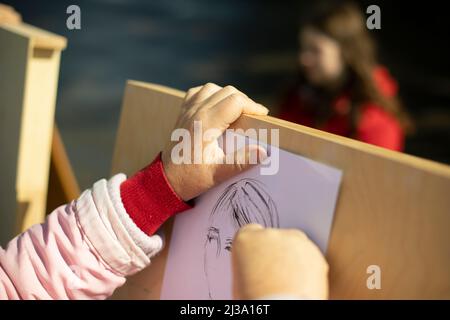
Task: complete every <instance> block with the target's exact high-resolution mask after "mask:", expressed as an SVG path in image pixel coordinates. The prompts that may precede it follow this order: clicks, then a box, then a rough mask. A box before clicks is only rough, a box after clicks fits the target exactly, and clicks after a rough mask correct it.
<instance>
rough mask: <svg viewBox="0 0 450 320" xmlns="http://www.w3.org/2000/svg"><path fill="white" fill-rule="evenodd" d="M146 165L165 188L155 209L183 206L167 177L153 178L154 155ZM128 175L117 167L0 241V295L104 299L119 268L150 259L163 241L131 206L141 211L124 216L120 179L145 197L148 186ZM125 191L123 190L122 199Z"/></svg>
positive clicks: (134, 267) (119, 277)
mask: <svg viewBox="0 0 450 320" xmlns="http://www.w3.org/2000/svg"><path fill="white" fill-rule="evenodd" d="M147 170H150V171H152V172H153V178H155V179H160V183H158V187H159V188H160V189H161V188H162V190H165V192H162V191H160V192H159V196H161V194H162V195H163V197H162V198H159V201H160V202H164V203H166V202H167V203H171V204H172V205H171V206H169V205H164V203H163V204H161V206H160V207H158V208H159V210H165V209H167V208H169V209H170V210H172V209H173V208H174V207H175V209H176V210H177V212H179V211H181V210H182V209H183V210H185V209H188V208H189V206H188V205H187V204H184V203H183V202H182V200H180V199H179V198H177V196H176V194H174V192H173V190H171V188H170V185H168V183H167V184H165V185H164V184H162V185H161V183H162V182H164V181H165V180H164V179H163V178H162V177H160V176H158V174H159V175H163V171H162V167H161V166H160V163H159V161H158V159H157V160H155V163H154V164H152V165H150V166H149V168H148V169H147ZM155 170H156V171H155ZM155 174H156V176H155ZM140 175H142V172H141V173H140ZM136 180H137V179H136V176H135V177H132V178H130V179H128V180H126V177H125V175H123V174H118V175H116V176H114V177H113V178H111V180H109V181H106V180H104V179H103V180H100V181H98V182H97V183H95V184H94V186H93V187H92V189H89V190H86V191H84V192H83V194H82V195H81V196H80V198H78V199H77V200H75V201H73V202H71V203H69V204H67V205H64V206H61V207H59V208H57V209H56V210H55V211H53V212H52V213H51V214H50V215H49V216H48V217H47V219H46V221H45V222H44V223H42V224H39V225H35V226H33V227H31V228H30V229H28V230H27V231H26V232H24V233H22V234H21V235H19V236H17V237H16V238H14V239H13V240H11V241H10V242H9V243H8V245H7V246H6V247H5V249H2V248H0V299H104V298H107V297H108V296H110V295H111V294H112V293H113V292H114V290H115V289H116V288H117V287H119V286H121V285H123V284H124V282H125V277H126V276H128V275H131V274H133V273H136V272H137V271H139V270H141V269H143V268H145V267H146V266H147V265H148V264H150V258H152V257H153V256H154V255H155V254H157V253H158V252H159V251H160V250H161V248H162V246H163V241H162V238H161V236H160V235H158V234H154V235H149V234H148V233H146V232H144V231H143V230H142V228H141V227H140V226H139V224H140V223H136V222H137V221H138V220H139V219H140V220H142V219H144V218H143V217H140V216H139V214H141V215H143V214H148V212H146V211H145V212H144V211H143V212H140V213H139V212H136V211H134V212H133V213H132V215H131V217H130V215H129V214H128V213H127V211H126V210H125V207H124V204H123V202H122V197H121V192H120V190H121V185H122V184H123V182H125V181H127V184H126V186H128V187H131V188H134V189H135V191H136V192H138V193H139V194H140V195H141V196H143V193H145V191H146V192H148V194H147V195H146V197H147V198H151V197H152V195H151V189H152V188H151V187H150V188H149V189H147V190H141V189H139V188H138V187H136V186H135V185H134V184H135V182H133V181H136ZM138 180H140V181H142V178H140V179H138ZM132 197H133V196H132V195H131V196H130V194H128V195H127V199H128V201H129V200H130V198H132ZM153 198H154V196H153ZM153 201H155V200H153ZM177 201H178V202H177ZM174 203H175V205H174ZM155 208H156V207H155ZM158 208H156V209H158ZM132 210H136V208H133V209H132ZM170 210H167V211H161V212H158V213H156V214H157V215H158V217H159V219H157V220H158V221H157V222H156V223H155V224H154V225H153V226H152V227H151V229H152V230H156V229H158V228H159V226H160V225H161V224H162V222H164V221H165V219H167V218H168V217H169V216H171V215H173V214H175V213H176V211H170ZM136 219H137V220H136ZM146 231H147V230H146Z"/></svg>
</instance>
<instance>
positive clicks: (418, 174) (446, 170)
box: [112, 81, 450, 299]
mask: <svg viewBox="0 0 450 320" xmlns="http://www.w3.org/2000/svg"><path fill="white" fill-rule="evenodd" d="M183 96H184V93H183V92H181V91H177V90H173V89H169V88H165V87H161V86H157V85H152V84H146V83H141V82H136V81H129V82H128V84H127V86H126V91H125V97H124V101H123V105H122V115H121V118H120V124H119V129H118V133H117V140H116V148H115V152H114V158H113V167H112V172H113V173H117V172H125V173H127V174H132V173H133V172H135V171H136V170H138V169H140V168H142V167H143V166H145V165H146V164H147V163H148V162H149V161H151V160H152V159H153V158H154V157H155V156H156V155H157V153H158V152H159V151H160V150H161V149H162V148H163V146H164V143H165V141H166V140H167V139H168V137H169V136H170V133H171V130H172V127H173V125H174V123H175V121H176V117H177V115H178V113H179V111H180V105H181V102H182V99H183ZM234 127H236V128H242V129H248V128H256V129H259V128H265V129H279V130H280V147H281V148H283V149H285V150H288V151H291V152H293V153H296V154H300V155H302V156H305V157H308V158H310V159H313V160H316V161H319V162H322V163H325V164H328V165H331V166H333V167H336V168H339V169H341V170H343V182H342V185H341V189H340V193H339V198H338V203H337V208H336V212H335V217H334V222H333V227H332V233H331V237H330V243H329V247H328V252H327V259H328V261H329V263H330V269H331V270H330V294H331V298H334V299H381V298H383V299H418V298H423V299H431V298H437V299H449V298H450V232H449V228H450V167H448V166H446V165H443V164H439V163H435V162H432V161H428V160H424V159H420V158H416V157H413V156H409V155H406V154H402V153H398V152H394V151H390V150H386V149H382V148H379V147H375V146H372V145H368V144H365V143H362V142H358V141H355V140H351V139H347V138H343V137H339V136H336V135H332V134H329V133H325V132H322V131H319V130H315V129H311V128H308V127H304V126H301V125H297V124H293V123H290V122H287V121H283V120H279V119H276V118H273V117H269V116H264V117H256V116H242V117H241V118H240V119H239V120H238V121H237V122H236V123H235V125H234ZM280 187H282V186H280ZM299 197H301V195H299ZM171 223H172V222H171V221H169V223H166V225H165V226H164V228H165V230H166V231H167V232H169V233H168V234H167V238H168V239H167V240H170V230H171ZM169 246H170V241H168V242H167V246H166V248H165V249H164V250H163V252H162V253H161V254H160V256H158V257H157V258H155V259H154V260H153V263H152V265H151V266H150V267H148V268H147V269H146V270H143V271H142V272H140V273H138V274H137V275H134V276H132V277H130V279H129V281H128V282H127V283H126V284H125V286H123V287H122V288H119V289H118V290H116V292H115V294H114V296H113V298H132V299H157V298H158V297H159V293H160V289H161V280H162V276H163V272H164V265H165V260H166V257H167V248H168V247H169ZM370 265H378V266H380V267H381V290H369V289H368V288H367V286H366V280H367V278H368V276H369V275H368V274H367V273H366V270H367V267H368V266H370ZM180 290H182V284H180Z"/></svg>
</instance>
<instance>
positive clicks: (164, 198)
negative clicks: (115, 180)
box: [120, 153, 192, 235]
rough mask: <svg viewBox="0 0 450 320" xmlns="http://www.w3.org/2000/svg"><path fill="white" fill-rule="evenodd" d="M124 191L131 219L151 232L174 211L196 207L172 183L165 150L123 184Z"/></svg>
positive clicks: (144, 229) (122, 191) (121, 189)
mask: <svg viewBox="0 0 450 320" xmlns="http://www.w3.org/2000/svg"><path fill="white" fill-rule="evenodd" d="M120 195H121V198H122V202H123V205H124V207H125V210H126V211H127V212H128V214H129V215H130V217H131V219H132V220H133V221H134V223H135V224H136V225H137V226H138V227H139V228H140V229H141V230H142V231H143V232H145V233H146V234H147V235H152V234H153V233H155V231H156V230H158V229H159V227H160V226H161V225H162V224H163V223H164V222H165V221H166V220H167V219H168V218H170V217H171V216H173V215H174V214H176V213H178V212H181V211H185V210H188V209H191V208H192V206H190V205H189V204H187V203H186V202H184V201H183V200H182V199H181V198H180V197H179V196H178V195H177V194H176V193H175V191H174V190H173V189H172V187H171V186H170V184H169V181H168V180H167V177H166V175H165V173H164V167H163V164H162V162H161V153H160V154H159V155H158V156H157V157H156V158H155V160H154V161H153V162H152V163H151V164H150V165H148V166H147V167H145V168H144V169H142V170H141V171H139V172H137V173H136V174H135V175H134V176H132V177H131V178H129V179H127V180H126V181H124V182H123V183H122V184H121V185H120Z"/></svg>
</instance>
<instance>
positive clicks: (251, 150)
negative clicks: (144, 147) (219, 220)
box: [162, 83, 268, 201]
mask: <svg viewBox="0 0 450 320" xmlns="http://www.w3.org/2000/svg"><path fill="white" fill-rule="evenodd" d="M243 113H246V114H254V115H266V114H267V113H268V110H267V108H265V107H264V106H262V105H260V104H258V103H255V102H254V101H253V100H251V99H250V98H248V97H247V96H246V95H245V94H243V93H242V92H240V91H238V90H237V89H236V88H234V87H232V86H227V87H224V88H222V87H220V86H217V85H215V84H212V83H208V84H206V85H204V86H200V87H196V88H192V89H190V90H189V91H188V92H187V94H186V97H185V99H184V102H183V106H182V112H181V115H180V117H179V119H178V121H177V124H176V126H175V128H183V129H186V130H187V132H189V134H190V140H191V146H192V147H191V150H185V152H186V151H191V156H190V157H189V160H190V163H191V164H186V163H181V164H177V161H176V159H173V158H172V149H173V147H174V146H175V145H177V144H178V143H179V142H170V143H169V144H168V146H167V147H166V148H165V149H164V150H163V152H162V162H163V165H164V170H165V173H166V176H167V178H168V180H169V182H170V184H171V185H172V187H173V189H174V190H175V192H176V193H177V194H178V195H179V196H180V197H181V198H182V199H183V200H185V201H187V200H190V199H192V198H195V197H196V196H198V195H200V194H201V193H203V192H205V191H206V190H208V189H209V188H211V187H213V186H214V185H216V184H217V183H220V182H222V181H224V180H226V179H228V178H230V177H231V176H233V175H236V174H238V173H240V172H242V171H243V170H245V169H247V168H249V167H250V166H251V165H250V164H249V159H250V157H251V158H252V159H255V158H257V159H258V161H259V162H260V161H261V160H262V159H264V158H265V157H266V156H267V155H266V152H265V150H264V149H262V148H261V147H258V146H247V147H245V148H243V149H241V150H238V151H236V153H235V154H234V159H236V160H237V159H244V161H234V164H215V163H214V162H215V161H216V160H217V159H219V158H221V157H222V158H223V157H224V156H225V155H224V153H223V151H222V149H220V148H219V145H218V143H217V139H218V138H219V137H220V136H221V135H222V133H223V132H224V131H225V130H226V129H227V128H228V127H229V126H230V124H231V123H233V122H234V121H236V120H237V119H238V118H239V117H240V116H241V114H243ZM194 121H196V122H197V121H198V122H197V124H201V127H202V132H201V134H202V135H203V134H204V133H205V132H206V130H209V129H215V131H211V130H210V131H209V133H212V134H211V135H210V136H209V137H207V138H205V137H203V143H202V145H200V146H199V147H198V148H199V150H200V153H199V154H200V155H201V156H202V157H201V158H200V159H199V158H197V159H195V158H194V143H195V142H196V141H199V140H196V139H195V138H194ZM186 130H185V131H186ZM174 153H175V157H178V153H179V152H175V149H174ZM182 156H183V155H182ZM184 156H185V154H184ZM224 163H225V161H224Z"/></svg>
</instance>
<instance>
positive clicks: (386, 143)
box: [279, 67, 405, 151]
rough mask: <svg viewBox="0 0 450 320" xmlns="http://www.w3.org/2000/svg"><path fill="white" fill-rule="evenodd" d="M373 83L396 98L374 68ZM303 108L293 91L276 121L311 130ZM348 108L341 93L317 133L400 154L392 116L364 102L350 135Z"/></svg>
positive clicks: (384, 73)
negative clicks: (332, 134)
mask: <svg viewBox="0 0 450 320" xmlns="http://www.w3.org/2000/svg"><path fill="white" fill-rule="evenodd" d="M374 80H375V83H376V85H377V87H378V89H379V90H380V92H381V93H382V94H383V95H384V96H386V97H393V96H395V95H396V94H397V83H396V82H395V80H394V79H393V78H392V77H391V76H390V75H389V72H388V70H387V69H386V68H384V67H377V68H376V69H375V70H374ZM305 104H306V103H305V95H304V93H303V92H302V90H294V91H292V92H291V93H290V94H288V95H287V97H286V99H285V100H284V102H283V103H282V105H281V110H280V114H279V117H280V118H281V119H285V120H288V121H292V122H296V123H299V124H302V125H305V126H309V127H315V115H314V112H313V111H314V110H310V109H308V108H306V107H305ZM348 106H349V97H348V95H347V94H345V93H342V94H341V95H340V96H338V97H337V98H336V99H334V101H333V102H332V114H331V117H330V118H329V119H328V120H327V121H325V123H324V124H322V125H321V126H319V127H317V129H320V130H324V131H327V132H330V133H334V134H338V135H341V136H346V137H350V136H352V137H353V138H355V139H357V140H360V141H363V142H367V143H371V144H374V145H377V146H380V147H384V148H388V149H392V150H397V151H402V150H403V148H404V139H405V137H404V131H403V129H402V127H401V126H400V123H399V122H398V120H397V119H396V118H395V117H394V116H393V115H392V114H390V113H388V112H387V111H385V110H384V109H383V108H382V107H381V106H380V105H378V104H376V103H374V102H371V101H367V102H366V103H364V104H363V105H362V106H361V113H360V116H359V120H358V123H357V124H356V128H355V131H354V132H353V134H352V128H351V123H350V116H349V113H348Z"/></svg>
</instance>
